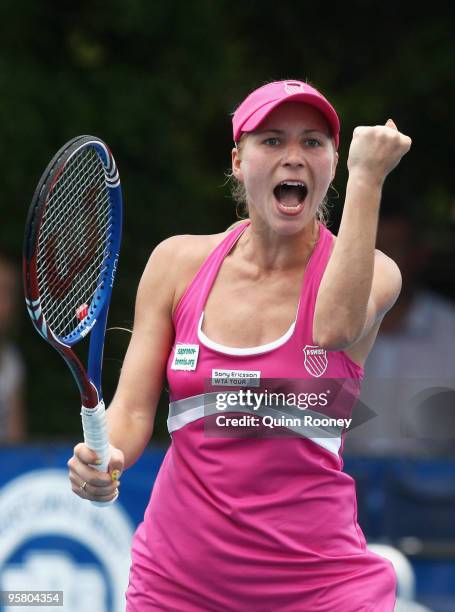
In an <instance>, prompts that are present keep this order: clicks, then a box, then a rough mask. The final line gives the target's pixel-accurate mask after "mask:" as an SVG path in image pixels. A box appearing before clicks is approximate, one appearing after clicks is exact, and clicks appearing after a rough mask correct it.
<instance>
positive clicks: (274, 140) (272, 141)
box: [264, 138, 280, 147]
mask: <svg viewBox="0 0 455 612" xmlns="http://www.w3.org/2000/svg"><path fill="white" fill-rule="evenodd" d="M264 144H267V145H270V146H271V147H276V146H277V145H278V144H280V141H279V139H278V138H266V139H265V140H264Z"/></svg>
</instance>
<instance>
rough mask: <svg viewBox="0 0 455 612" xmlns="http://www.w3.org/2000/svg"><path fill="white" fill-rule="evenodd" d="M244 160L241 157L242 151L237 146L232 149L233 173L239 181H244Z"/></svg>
mask: <svg viewBox="0 0 455 612" xmlns="http://www.w3.org/2000/svg"><path fill="white" fill-rule="evenodd" d="M241 163H242V160H241V159H240V152H239V150H238V148H237V147H234V148H233V149H232V174H233V175H234V176H235V178H236V179H237V180H238V181H242V182H243V172H242V169H241Z"/></svg>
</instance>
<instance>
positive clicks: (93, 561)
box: [0, 0, 455, 612]
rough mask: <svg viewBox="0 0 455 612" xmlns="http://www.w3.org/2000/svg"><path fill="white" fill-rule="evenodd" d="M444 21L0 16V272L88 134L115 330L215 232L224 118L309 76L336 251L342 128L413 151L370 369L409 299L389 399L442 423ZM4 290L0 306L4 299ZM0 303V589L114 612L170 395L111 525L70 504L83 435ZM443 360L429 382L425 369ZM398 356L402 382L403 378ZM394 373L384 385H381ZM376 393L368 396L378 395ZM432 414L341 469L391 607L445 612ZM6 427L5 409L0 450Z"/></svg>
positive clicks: (151, 7) (111, 335) (59, 384)
mask: <svg viewBox="0 0 455 612" xmlns="http://www.w3.org/2000/svg"><path fill="white" fill-rule="evenodd" d="M454 25H455V16H454V9H453V8H452V7H450V5H449V3H446V4H444V3H441V4H438V3H436V4H434V5H432V10H431V12H430V11H428V10H425V11H424V10H422V11H421V12H420V13H419V12H416V11H415V7H414V8H413V10H412V11H411V12H410V11H409V7H407V6H406V5H403V6H402V7H400V5H397V4H394V3H387V2H385V3H384V2H370V3H365V2H352V3H347V4H346V3H343V4H339V5H333V6H332V5H331V6H330V7H328V6H326V5H324V4H317V3H314V4H313V5H311V6H309V5H307V3H294V2H286V1H283V2H281V3H277V2H272V1H270V0H262V1H261V2H257V1H251V2H227V1H225V0H219V1H217V2H212V1H210V0H193V1H192V2H191V3H187V2H183V1H181V2H179V1H177V0H170V1H168V2H161V1H158V2H146V0H130V1H129V2H128V3H125V2H120V1H118V0H113V1H112V2H109V3H108V2H102V1H95V2H88V1H82V2H74V3H69V2H62V3H58V4H56V3H54V2H51V1H50V0H45V1H42V2H32V1H31V0H23V1H19V2H12V1H11V0H4V1H3V2H2V3H1V4H0V33H1V36H0V86H1V92H2V94H1V99H0V112H1V122H0V133H1V144H0V163H1V169H2V173H1V200H0V202H1V204H0V206H1V211H2V216H1V223H0V262H1V261H5V262H7V263H6V264H5V267H7V268H8V269H9V270H11V269H12V270H15V271H16V276H17V277H18V275H19V270H20V264H21V249H22V237H23V226H24V222H25V218H26V213H27V210H28V206H29V203H30V200H31V197H32V195H33V192H34V188H35V185H36V183H37V181H38V179H39V177H40V175H41V172H42V171H43V170H44V168H45V166H46V165H47V163H48V161H49V159H50V157H51V156H52V155H53V154H54V153H55V151H56V150H57V149H58V148H59V147H60V146H61V145H62V144H64V143H65V142H66V141H67V140H69V139H70V138H72V137H74V136H77V135H79V134H93V135H96V136H99V137H100V138H102V139H103V140H105V141H106V142H107V143H108V144H109V146H110V147H111V149H112V151H113V153H114V156H115V158H116V161H117V164H118V166H119V170H120V175H121V178H122V184H123V193H124V203H125V222H124V235H123V236H124V237H123V243H122V252H121V257H120V263H119V270H118V276H117V280H116V285H115V287H114V294H113V300H112V305H111V310H110V317H109V323H108V327H110V328H114V327H115V328H125V329H126V330H127V329H128V328H131V327H132V325H133V309H134V299H135V293H136V287H137V283H138V281H139V278H140V275H141V273H142V271H143V268H144V266H145V263H146V261H147V259H148V256H149V255H150V253H151V251H152V249H153V248H154V246H156V244H157V243H158V242H160V241H161V240H163V239H165V238H167V237H168V236H171V235H175V234H210V233H218V232H221V231H223V230H224V229H226V228H227V227H228V225H229V224H230V223H232V222H233V221H235V219H236V212H235V204H234V203H233V201H232V199H231V198H230V191H229V184H227V182H226V176H225V173H226V171H227V170H228V169H229V167H230V151H231V148H232V130H231V113H232V112H233V111H234V109H235V107H236V105H237V104H238V103H239V102H240V101H241V100H242V99H243V98H244V97H245V95H246V94H247V93H248V92H249V91H251V90H252V89H254V88H255V87H258V86H260V85H261V84H263V83H265V82H267V81H271V80H278V79H286V78H289V79H292V78H299V79H301V80H308V81H309V82H310V83H312V84H314V85H315V86H316V87H318V88H319V89H320V90H321V91H322V92H323V93H324V94H326V95H327V97H328V98H329V100H330V101H331V102H332V103H333V105H334V106H335V108H336V109H337V111H338V113H339V115H340V119H341V126H342V129H341V145H340V163H339V166H338V172H337V176H336V178H335V181H334V187H335V189H336V191H337V192H338V197H336V191H335V190H331V191H330V192H329V203H330V211H331V212H330V214H331V221H330V225H329V227H330V229H331V230H332V231H333V232H334V233H335V234H336V233H337V229H338V225H339V221H340V218H341V213H342V208H343V201H344V194H345V186H346V181H347V168H346V161H347V156H348V151H349V144H350V139H351V136H352V132H353V129H354V128H355V127H356V126H357V125H374V124H380V123H385V122H386V120H387V119H388V118H389V117H391V118H393V120H394V121H395V123H396V124H397V125H398V127H399V129H400V130H401V131H402V132H404V133H405V134H408V135H409V136H411V137H412V139H413V146H412V150H411V152H410V153H409V154H408V155H407V156H406V157H405V158H404V159H403V161H402V163H401V164H400V166H399V167H398V168H397V169H396V170H395V171H394V172H393V174H392V175H391V176H390V177H389V178H388V179H387V183H386V188H385V190H384V198H383V215H384V219H386V218H387V219H388V220H389V221H388V223H389V224H388V225H387V224H386V225H385V226H384V227H383V228H382V229H381V227H380V231H379V234H378V246H380V248H381V249H382V250H384V252H386V253H387V254H389V255H390V256H391V257H393V258H396V260H397V261H398V260H399V262H400V263H402V271H403V278H404V283H408V285H409V292H407V291H405V293H404V296H405V297H404V298H403V302H402V304H401V306H399V304H400V302H399V303H398V304H397V306H396V308H398V310H397V312H400V313H401V314H402V317H401V318H400V317H396V318H390V319H389V322H388V323H386V322H385V324H386V330H387V332H388V335H387V337H386V336H384V343H387V342H389V341H390V346H389V345H387V347H386V348H384V351H385V352H384V355H385V356H386V357H385V358H384V359H386V361H387V359H389V358H388V357H387V355H391V354H392V353H393V351H394V350H395V349H396V350H398V351H399V350H400V342H401V341H402V340H403V342H408V343H409V337H406V339H403V333H404V332H403V330H405V329H407V328H406V316H408V315H409V313H410V312H411V311H410V310H409V309H408V308H407V306H409V304H411V303H412V296H413V295H415V294H416V292H417V290H418V289H419V290H424V291H425V292H426V293H425V296H426V298H427V299H426V302H425V304H426V306H425V307H426V310H425V309H424V310H425V313H426V315H425V316H426V317H427V318H425V316H423V315H422V317H421V318H420V319H418V317H417V315H416V316H415V317H414V319H416V320H417V319H418V322H420V323H419V325H417V323H416V325H417V327H418V330H417V332H416V333H415V335H414V336H413V337H412V338H413V339H412V342H414V341H415V342H416V344H415V347H416V348H415V350H414V352H412V351H411V355H412V357H411V358H409V359H406V360H405V361H406V366H407V368H405V370H403V372H402V374H401V375H402V376H403V381H404V382H403V387H405V386H407V384H408V383H407V382H406V380H408V378H409V377H412V375H413V374H414V375H415V376H416V377H418V378H419V380H423V379H428V380H429V381H430V379H431V383H430V382H428V385H427V386H430V387H434V388H436V387H437V388H438V389H439V390H441V389H442V394H443V395H444V394H446V396H445V397H447V398H449V400H450V402H451V403H450V406H453V405H454V404H453V402H452V397H453V393H451V390H452V391H453V388H454V382H455V375H454V369H455V366H454V365H453V363H454V362H455V360H454V359H453V356H454V354H455V351H454V350H452V348H451V343H450V340H449V339H450V338H452V341H455V336H454V335H453V331H454V330H455V306H454V305H453V304H454V302H453V301H454V300H455V283H454V275H455V273H454V267H453V261H454V252H455V245H454V235H455V173H454V171H453V161H454V142H455V121H454V118H453V108H454V106H455V85H454V73H455V38H454V36H453V34H454ZM381 232H382V233H381ZM1 267H2V266H1V265H0V271H1ZM408 285H406V286H408ZM7 291H9V289H8V288H6V289H3V292H2V293H1V294H0V296H1V297H2V299H5V300H6V299H10V296H9V295H8V296H6V297H5V295H6V293H7ZM15 292H16V294H15ZM11 293H12V294H13V298H14V294H15V295H16V297H18V299H17V302H14V301H13V302H12V303H13V304H14V306H13V307H11V308H10V310H11V313H9V312H7V313H6V314H5V315H2V316H4V320H5V322H4V323H1V324H0V343H1V345H0V350H3V349H4V347H5V346H6V345H8V346H11V345H13V346H14V347H15V350H16V353H17V359H18V361H19V363H20V364H23V366H24V368H23V371H22V366H21V365H19V366H18V368H17V369H18V371H19V374H17V379H18V381H19V382H18V387H20V381H21V380H22V381H23V384H22V386H23V389H24V398H25V399H24V407H25V409H24V413H25V417H24V423H25V426H24V427H23V428H21V426H20V424H19V426H18V427H17V429H16V432H15V433H13V434H12V435H11V436H9V437H8V436H7V435H5V436H4V437H3V439H4V442H3V443H2V446H0V457H1V458H2V461H1V465H2V469H1V470H0V511H1V514H2V517H3V518H2V520H3V523H4V524H3V527H2V528H1V529H0V589H3V590H13V589H19V588H20V589H22V590H23V589H31V588H41V589H54V590H64V591H65V593H66V594H67V597H66V600H65V608H64V609H65V610H68V611H72V610H80V609H82V606H83V605H84V606H86V608H87V609H90V610H91V611H92V612H94V611H96V610H99V611H100V612H101V611H111V610H121V609H122V605H123V603H122V601H123V600H122V599H121V598H122V594H121V590H122V589H121V588H119V587H118V586H116V585H118V584H120V585H121V587H122V588H123V582H122V581H125V580H127V578H126V576H127V570H128V544H129V538H130V537H131V532H132V530H133V529H134V528H135V526H136V525H137V524H138V522H139V521H140V520H141V518H142V514H143V511H144V509H145V506H146V503H147V501H148V497H149V493H150V488H151V486H152V484H153V480H154V477H155V475H156V471H157V469H158V468H159V465H160V462H161V460H162V457H163V454H164V452H165V449H166V448H167V445H168V444H169V440H170V439H169V435H168V433H167V430H166V418H167V401H168V397H167V392H166V390H165V391H164V392H163V396H162V398H161V401H160V406H159V409H158V416H157V420H156V426H155V431H154V434H153V439H152V442H151V444H150V447H149V449H148V450H147V452H146V454H145V455H144V457H143V458H142V459H141V460H140V461H139V462H138V464H137V465H136V466H134V467H133V468H132V469H131V471H130V472H129V473H128V472H127V473H126V474H125V476H124V477H123V479H122V480H123V482H122V492H121V496H120V500H119V502H118V504H117V506H116V509H115V510H114V509H112V510H108V511H106V512H107V513H111V514H104V515H102V514H100V513H99V511H97V510H94V509H91V508H88V509H87V506H88V504H83V502H81V503H79V500H77V499H76V498H74V500H75V501H74V500H73V499H72V497H71V495H69V497H68V496H67V493H68V491H69V485H67V483H66V481H65V478H66V460H67V459H68V458H69V456H70V454H71V449H72V446H73V445H74V443H76V442H77V441H79V440H80V439H81V425H80V416H79V399H78V398H79V396H78V393H77V389H76V387H75V384H74V382H73V379H72V377H71V375H70V373H69V371H68V370H67V369H66V366H65V365H64V363H63V362H62V361H61V359H60V357H59V356H58V355H57V354H56V353H55V352H53V351H52V349H51V348H50V347H49V346H48V345H47V344H46V343H44V342H43V341H42V340H41V339H40V338H39V337H38V335H37V334H36V333H35V331H34V330H33V328H32V326H31V324H30V322H29V321H28V319H27V315H26V311H25V307H24V306H23V300H22V294H21V290H20V287H14V283H12V284H11ZM428 296H429V297H428ZM400 299H401V298H400ZM0 312H3V311H0ZM439 313H442V314H439ZM411 318H412V317H411ZM414 319H413V321H414ZM438 321H441V323H440V327H443V330H442V332H441V329H439V328H438V330H439V331H438V332H437V333H435V335H434V337H433V336H431V335H430V334H429V331H428V330H429V329H430V327H431V329H433V328H436V327H437V325H438ZM414 323H415V321H414ZM413 329H414V328H413ZM444 330H445V333H444ZM427 332H428V333H427ZM384 333H385V332H384ZM450 334H452V336H451V335H450ZM404 335H405V336H406V333H404ZM411 335H412V334H411ZM128 340H129V333H128V331H122V330H119V329H111V330H109V331H108V332H107V337H106V346H105V361H104V373H103V380H104V395H105V398H106V400H107V401H109V399H110V398H111V397H112V395H113V392H114V389H115V385H116V381H117V378H118V375H119V371H120V368H121V364H122V359H123V356H124V353H125V350H126V347H127V344H128ZM412 342H411V345H412ZM438 343H441V345H439V344H438ZM389 350H390V351H392V352H391V353H388V352H387V351H389ZM441 355H443V356H444V358H443V364H444V365H446V366H447V369H446V370H444V371H442V370H441V367H439V366H438V367H437V368H436V369H437V371H435V365H434V364H435V363H436V361H435V360H436V356H439V357H441ZM417 356H418V361H419V364H420V365H419V369H415V368H414V369H413V359H414V357H415V359H416V360H417ZM402 361H403V360H402ZM388 363H389V362H388ZM426 364H428V370H427V369H426ZM373 374H374V373H373ZM373 374H371V376H373ZM394 374H395V383H396V382H397V379H398V378H399V377H400V372H395V373H394ZM7 375H8V373H6V374H5V373H3V374H2V375H1V376H3V378H0V381H1V382H0V388H1V385H4V386H8V381H6V382H5V380H4V379H5V377H7ZM377 376H378V378H380V377H382V376H386V374H384V373H383V372H382V371H381V373H378V374H377ZM438 376H439V377H440V378H441V380H438V381H437V384H436V378H437V377H438ZM387 384H388V383H387ZM387 384H385V385H384V386H385V387H387V388H389V387H388V386H387ZM373 386H374V383H373ZM424 386H425V385H424ZM380 388H381V385H380V384H379V383H378V384H376V391H375V392H376V394H377V392H378V389H379V390H380ZM17 394H18V395H19V394H20V391H17ZM430 400H431V398H430ZM430 400H428V401H427V403H426V404H425V406H424V409H425V410H424V416H423V417H422V421H424V420H425V419H427V425H424V424H422V423H421V427H420V428H419V427H417V426H416V428H415V429H413V425H414V422H412V423H411V424H409V423H408V424H407V425H406V426H405V427H404V429H403V428H402V429H400V431H399V432H398V430H397V431H395V435H392V436H390V432H387V431H386V433H384V430H387V427H385V429H384V428H383V430H381V431H382V433H381V435H382V438H381V439H380V441H379V442H378V440H379V434H378V439H377V440H375V439H373V438H372V437H370V436H367V435H365V436H363V437H362V436H361V435H360V434H359V436H358V438H357V441H354V442H353V443H352V448H350V450H349V452H348V453H347V454H346V461H345V465H346V470H347V471H349V472H350V473H352V474H353V475H354V477H356V479H357V483H358V485H357V492H358V505H359V522H360V524H361V527H362V528H363V530H364V532H365V535H366V537H367V540H368V541H369V542H371V543H372V544H373V543H376V544H378V543H382V544H387V545H389V546H390V547H393V549H394V551H393V553H394V554H396V555H397V557H399V555H400V553H401V555H404V557H401V558H400V559H399V561H397V565H400V568H399V571H401V574H400V576H401V578H402V583H401V587H400V588H401V592H400V595H401V599H402V600H403V601H404V600H406V599H409V600H411V599H416V600H417V601H418V602H420V604H422V605H425V606H426V607H427V609H430V610H434V611H435V612H445V611H449V610H454V609H455V522H454V521H453V516H454V510H455V470H454V468H455V439H454V438H455V432H454V431H453V428H452V424H453V420H450V418H449V416H448V413H449V408H450V406H449V408H448V405H447V402H446V403H445V405H444V406H442V407H441V405H440V403H439V404H438V405H437V406H436V407H435V408H434V410H435V411H437V412H435V413H434V414H437V415H438V419H439V422H438V423H437V424H436V426H435V429H434V430H433V429H432V425H431V421H432V415H433V413H432V406H433V405H434V403H433V404H432V403H431V401H430ZM449 400H448V401H449ZM0 401H4V400H0ZM378 401H379V404H380V403H381V396H379V400H378ZM385 401H386V400H385V399H384V403H385ZM377 408H378V406H377V404H376V405H375V410H377ZM377 411H379V410H377ZM416 414H417V412H415V413H412V415H414V416H415V415H416ZM6 415H7V408H6V407H4V408H2V410H1V411H0V417H1V418H3V419H4V423H2V422H0V428H1V429H2V431H3V432H5V431H6V430H7V426H8V424H7V418H8V417H7V416H6ZM412 415H411V421H412ZM419 415H420V416H422V412H419ZM419 418H420V417H419ZM399 420H400V419H399ZM435 420H436V419H435ZM383 421H384V419H383ZM400 422H401V421H400ZM428 423H430V424H428ZM441 423H442V424H441ZM422 427H427V430H426V431H427V435H426V436H425V435H423V433H422ZM373 429H374V428H373ZM372 436H373V437H374V431H373V434H372ZM424 438H425V439H424ZM73 497H74V496H73ZM103 512H104V511H103ZM102 516H104V517H110V518H109V520H108V519H102V518H100V517H102ZM103 523H104V527H103ZM106 523H110V525H115V526H116V528H115V529H112V527H111V528H110V530H109V529H107V528H105V524H106ZM103 530H104V531H103ZM110 545H112V547H113V548H112V551H110V552H109V554H107V553H106V551H109V550H110V549H109V546H110ZM125 551H126V552H125ZM383 552H384V551H383ZM389 553H390V550H389ZM407 562H408V563H409V565H407ZM74 572H77V573H78V576H79V580H78V581H77V585H78V588H75V587H74V584H75V581H74V580H71V575H74ZM125 584H126V582H125ZM87 593H89V595H88V594H87ZM402 605H403V606H405V607H403V608H401V609H408V610H413V609H415V610H416V609H417V608H416V607H415V606H414V607H412V606H413V605H414V604H411V603H407V604H406V603H403V604H402ZM406 606H407V607H406Z"/></svg>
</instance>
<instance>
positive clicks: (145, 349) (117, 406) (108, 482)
mask: <svg viewBox="0 0 455 612" xmlns="http://www.w3.org/2000/svg"><path fill="white" fill-rule="evenodd" d="M184 245H185V237H184V236H173V237H172V238H168V239H167V240H165V241H164V242H162V243H160V244H159V245H158V246H157V247H156V248H155V250H154V251H153V253H152V255H151V256H150V259H149V261H148V263H147V266H146V268H145V270H144V273H143V275H142V278H141V281H140V283H139V288H138V292H137V298H136V309H135V319H134V327H133V333H132V337H131V340H130V344H129V347H128V351H127V353H126V357H125V360H124V363H123V367H122V371H121V374H120V379H119V383H118V387H117V391H116V393H115V396H114V398H113V400H112V402H111V404H110V406H109V408H108V410H107V420H108V430H109V439H110V443H111V460H110V463H109V468H108V471H109V474H107V473H102V472H98V471H96V470H95V469H94V468H92V467H91V466H90V465H89V464H90V463H94V460H95V454H94V453H93V451H91V450H90V449H89V448H88V447H87V446H86V445H85V444H83V443H80V444H78V445H77V446H76V447H75V449H74V455H73V457H71V459H70V460H69V461H68V467H69V472H70V481H71V484H72V489H73V491H74V492H75V493H76V494H77V495H79V496H80V497H82V498H84V499H92V500H97V501H109V500H111V499H113V497H114V495H115V489H116V487H117V486H118V484H119V483H118V482H117V478H118V475H117V477H116V476H115V475H114V473H115V472H117V471H118V472H120V473H121V472H122V471H123V469H124V467H129V466H130V465H132V464H133V463H134V462H135V461H136V460H137V459H138V457H139V456H140V455H141V453H142V452H143V450H144V448H145V446H146V445H147V443H148V441H149V440H150V437H151V435H152V432H153V426H154V421H155V415H156V409H157V404H158V400H159V398H160V394H161V391H162V388H163V382H164V377H165V369H166V361H167V358H168V356H169V352H170V350H171V348H172V343H173V340H174V328H173V324H172V304H173V300H174V292H175V279H176V272H177V270H178V266H179V260H180V251H181V249H182V247H184ZM177 255H179V256H178V257H177ZM83 483H86V484H85V485H84V488H83V489H82V488H81V485H82V484H83Z"/></svg>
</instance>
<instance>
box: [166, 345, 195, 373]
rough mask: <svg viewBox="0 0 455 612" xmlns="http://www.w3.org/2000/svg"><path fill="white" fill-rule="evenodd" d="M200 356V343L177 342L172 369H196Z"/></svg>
mask: <svg viewBox="0 0 455 612" xmlns="http://www.w3.org/2000/svg"><path fill="white" fill-rule="evenodd" d="M198 357H199V344H181V343H177V344H176V346H175V348H174V359H173V360H172V364H171V370H195V369H196V365H197V359H198Z"/></svg>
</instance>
